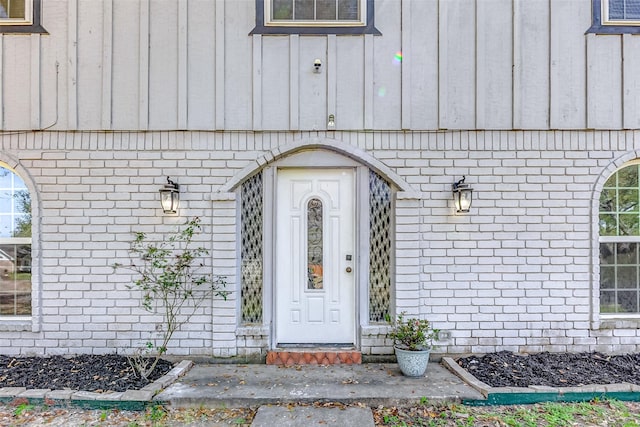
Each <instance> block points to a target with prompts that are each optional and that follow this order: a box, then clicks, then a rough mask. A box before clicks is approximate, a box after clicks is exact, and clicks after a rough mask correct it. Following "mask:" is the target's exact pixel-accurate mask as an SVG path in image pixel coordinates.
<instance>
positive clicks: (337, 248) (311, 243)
mask: <svg viewBox="0 0 640 427" xmlns="http://www.w3.org/2000/svg"><path fill="white" fill-rule="evenodd" d="M276 191H277V204H276V216H277V220H276V256H275V263H276V267H275V271H276V280H275V298H276V344H277V345H279V344H354V342H355V340H354V338H355V324H356V319H355V313H356V309H355V272H354V266H355V253H354V247H355V244H354V242H355V234H356V233H355V171H354V170H353V169H279V170H278V172H277V188H276Z"/></svg>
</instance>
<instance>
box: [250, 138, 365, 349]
mask: <svg viewBox="0 0 640 427" xmlns="http://www.w3.org/2000/svg"><path fill="white" fill-rule="evenodd" d="M280 167H309V168H313V167H316V168H317V167H320V168H332V169H333V168H341V167H347V168H354V169H355V170H356V188H355V193H356V206H355V211H356V230H355V232H356V249H355V251H356V255H355V256H356V263H355V271H354V274H355V279H356V289H355V304H356V307H355V309H356V319H355V321H356V334H355V343H354V346H355V347H356V348H360V345H361V335H360V331H361V328H362V327H363V326H366V325H367V324H368V319H369V312H368V307H369V302H368V298H369V289H368V276H369V273H368V272H369V191H368V189H369V167H368V166H367V165H363V164H362V163H360V162H358V161H356V160H353V159H350V158H348V157H345V156H344V155H342V154H339V153H335V152H332V151H326V150H322V149H319V150H309V151H301V152H299V153H296V154H294V155H291V156H288V157H286V158H283V159H279V160H276V161H274V162H272V163H270V164H269V165H267V166H265V167H264V168H263V170H262V173H263V190H264V193H263V194H264V199H263V203H264V211H263V233H264V234H263V237H264V253H263V257H264V262H263V265H264V270H263V280H264V282H263V322H264V324H265V325H269V326H270V328H269V330H270V334H269V348H270V349H274V348H276V338H275V337H276V335H275V304H276V301H275V292H274V286H275V285H274V283H275V269H274V268H273V265H274V257H273V254H275V251H276V245H275V183H276V177H277V169H278V168H280Z"/></svg>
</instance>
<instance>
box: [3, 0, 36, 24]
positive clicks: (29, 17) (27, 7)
mask: <svg viewBox="0 0 640 427" xmlns="http://www.w3.org/2000/svg"><path fill="white" fill-rule="evenodd" d="M15 1H22V2H24V15H25V16H24V19H17V18H1V19H0V25H32V24H33V0H9V3H11V2H15ZM7 12H8V11H7Z"/></svg>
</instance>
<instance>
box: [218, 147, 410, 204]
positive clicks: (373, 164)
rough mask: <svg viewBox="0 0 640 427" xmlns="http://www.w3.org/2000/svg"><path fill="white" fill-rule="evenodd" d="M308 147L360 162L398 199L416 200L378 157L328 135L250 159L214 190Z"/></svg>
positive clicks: (222, 190) (225, 188) (233, 184)
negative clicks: (377, 176) (395, 189)
mask: <svg viewBox="0 0 640 427" xmlns="http://www.w3.org/2000/svg"><path fill="white" fill-rule="evenodd" d="M312 149H324V150H329V151H334V152H336V153H339V154H342V155H343V156H346V157H349V158H351V159H353V160H354V161H356V162H358V163H361V164H362V165H363V166H367V167H368V168H369V169H372V170H374V171H375V172H377V173H378V174H379V175H380V176H382V177H383V178H385V179H386V180H387V181H389V183H391V184H392V185H394V186H395V187H396V188H397V189H398V192H399V194H397V196H398V197H399V198H402V199H420V194H419V193H418V192H417V191H415V190H414V189H413V188H412V187H411V185H410V184H409V183H407V182H406V181H405V180H404V179H403V178H402V177H401V176H400V175H398V174H397V173H395V172H394V171H393V170H391V169H390V168H389V167H388V166H386V165H385V164H384V163H382V162H381V161H380V160H378V159H376V158H375V157H373V156H372V155H371V154H369V153H367V152H366V151H363V150H361V149H359V148H357V147H354V146H352V145H348V144H345V143H344V142H342V141H339V140H336V139H330V138H309V139H300V140H297V141H294V142H292V143H291V144H287V145H283V146H281V147H278V148H274V149H272V150H270V151H268V152H266V153H265V154H263V155H262V156H260V157H259V158H257V159H256V160H255V161H254V162H251V163H250V164H249V165H247V166H246V167H245V168H244V169H242V170H241V171H239V172H238V173H237V174H236V175H235V176H234V177H233V178H231V179H230V180H229V181H228V182H227V183H226V184H225V185H223V186H222V187H221V188H220V189H219V190H218V192H219V193H228V192H232V191H234V190H235V188H236V187H237V186H238V185H239V184H241V183H242V182H243V181H244V180H245V179H247V178H248V177H250V176H252V175H254V174H255V173H256V172H258V171H259V170H261V169H262V168H264V167H265V166H266V165H268V164H270V163H272V162H274V161H276V160H280V159H282V158H285V157H288V156H291V155H292V154H295V153H297V152H299V151H304V150H312Z"/></svg>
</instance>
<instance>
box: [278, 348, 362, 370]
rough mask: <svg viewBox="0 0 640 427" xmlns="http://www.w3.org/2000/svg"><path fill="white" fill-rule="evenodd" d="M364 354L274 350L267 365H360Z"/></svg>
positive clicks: (341, 351) (344, 351) (333, 351)
mask: <svg viewBox="0 0 640 427" xmlns="http://www.w3.org/2000/svg"><path fill="white" fill-rule="evenodd" d="M361 363H362V353H361V352H359V351H356V350H272V351H269V352H268V353H267V365H284V366H293V365H360V364H361Z"/></svg>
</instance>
